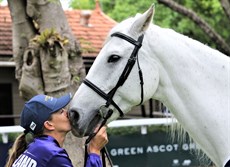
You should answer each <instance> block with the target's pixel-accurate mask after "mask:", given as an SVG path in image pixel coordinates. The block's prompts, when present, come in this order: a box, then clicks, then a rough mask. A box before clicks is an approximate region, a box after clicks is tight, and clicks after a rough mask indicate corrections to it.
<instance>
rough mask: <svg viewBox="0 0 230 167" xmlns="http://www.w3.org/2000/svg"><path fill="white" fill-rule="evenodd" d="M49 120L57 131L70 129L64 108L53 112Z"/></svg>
mask: <svg viewBox="0 0 230 167" xmlns="http://www.w3.org/2000/svg"><path fill="white" fill-rule="evenodd" d="M50 122H52V124H53V126H54V127H55V130H56V131H57V132H69V131H70V130H71V125H70V121H69V118H68V114H67V109H65V108H62V109H61V110H59V111H57V112H55V113H53V114H52V115H51V120H50Z"/></svg>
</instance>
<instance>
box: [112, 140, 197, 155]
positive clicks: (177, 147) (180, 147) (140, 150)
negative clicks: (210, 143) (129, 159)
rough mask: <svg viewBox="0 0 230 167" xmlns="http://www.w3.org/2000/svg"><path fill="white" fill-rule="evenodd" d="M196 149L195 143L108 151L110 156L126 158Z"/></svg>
mask: <svg viewBox="0 0 230 167" xmlns="http://www.w3.org/2000/svg"><path fill="white" fill-rule="evenodd" d="M192 149H196V144H195V143H190V144H188V143H184V144H182V145H179V144H161V145H153V146H146V147H144V146H136V147H124V148H112V149H111V150H110V154H111V156H128V155H137V154H146V153H147V154H150V153H164V152H176V151H179V150H183V151H189V150H192Z"/></svg>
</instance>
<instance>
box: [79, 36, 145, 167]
mask: <svg viewBox="0 0 230 167" xmlns="http://www.w3.org/2000/svg"><path fill="white" fill-rule="evenodd" d="M111 37H118V38H122V39H124V40H126V41H127V42H129V43H131V44H133V45H134V49H133V51H132V54H131V56H130V57H129V60H128V62H127V63H126V66H125V68H124V70H123V72H122V74H121V76H120V77H119V80H118V82H117V84H116V85H115V87H114V88H113V89H112V90H111V91H110V92H109V93H108V94H107V93H105V92H104V91H102V90H101V89H100V88H99V87H97V86H96V85H95V84H93V83H92V82H90V81H89V80H88V79H84V80H83V83H84V84H85V85H87V86H88V87H89V88H91V89H92V90H93V91H95V92H96V93H97V94H98V95H100V96H101V97H102V98H104V99H105V100H106V103H105V105H103V106H101V107H100V110H99V114H100V115H101V117H102V118H103V121H102V123H101V125H100V127H99V129H98V131H99V130H100V129H101V127H103V126H104V125H105V124H106V122H107V120H108V119H109V118H110V117H111V116H112V114H113V110H112V109H109V106H110V105H113V106H114V107H115V108H116V109H117V110H118V112H119V114H120V117H123V116H124V112H123V111H122V110H121V109H120V107H119V106H118V105H117V104H116V103H115V102H114V101H113V96H114V94H115V93H116V91H117V89H118V88H119V87H121V86H122V85H123V84H124V82H125V81H126V80H127V78H128V76H129V74H130V72H131V70H132V68H133V66H134V64H135V62H136V61H137V66H138V73H139V79H140V85H141V101H140V103H139V105H141V104H142V102H143V97H144V91H143V85H144V82H143V75H142V71H141V68H140V65H139V60H138V51H139V49H140V48H141V46H142V41H143V38H144V34H142V35H141V36H139V38H138V40H137V41H136V40H134V39H133V38H131V37H129V36H127V35H125V34H123V33H120V32H116V33H113V34H112V35H111ZM105 111H107V112H106V113H105ZM104 115H105V116H104ZM98 131H97V132H98ZM97 132H96V133H92V134H91V135H89V137H88V138H87V140H86V142H85V162H84V166H85V165H86V161H87V157H88V152H87V145H88V143H89V142H90V140H91V139H92V138H93V137H94V136H95V135H96V134H97ZM101 154H102V161H103V167H106V162H105V155H106V156H107V158H108V160H109V163H110V165H111V166H113V164H112V160H111V159H110V157H109V154H108V151H107V149H106V147H104V148H103V149H102V150H101Z"/></svg>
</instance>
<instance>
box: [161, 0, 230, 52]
mask: <svg viewBox="0 0 230 167" xmlns="http://www.w3.org/2000/svg"><path fill="white" fill-rule="evenodd" d="M158 2H159V3H162V4H164V5H165V6H167V7H169V8H171V9H172V10H174V11H176V12H178V13H180V14H182V15H184V16H186V17H188V18H190V19H191V20H192V21H194V23H196V24H197V25H198V26H199V27H200V28H201V29H202V30H203V31H204V32H205V33H206V34H207V35H208V36H209V37H210V38H211V39H212V40H213V41H214V42H215V43H216V45H217V46H219V47H220V50H221V51H222V52H223V53H225V54H227V55H229V56H230V46H229V45H228V44H227V43H226V42H225V40H224V39H223V38H222V37H221V36H220V35H219V34H218V33H216V31H215V30H214V29H212V28H211V27H210V26H209V24H208V23H207V22H205V21H204V20H203V19H202V18H200V17H199V16H198V15H197V14H196V13H195V12H194V11H192V10H190V9H187V8H185V7H184V6H182V5H179V4H178V3H176V2H174V1H172V0H158Z"/></svg>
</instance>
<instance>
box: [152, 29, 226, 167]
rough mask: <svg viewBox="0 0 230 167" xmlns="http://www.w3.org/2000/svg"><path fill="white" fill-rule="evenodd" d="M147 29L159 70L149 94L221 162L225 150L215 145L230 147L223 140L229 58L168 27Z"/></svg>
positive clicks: (211, 155) (224, 134)
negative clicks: (159, 101)
mask: <svg viewBox="0 0 230 167" xmlns="http://www.w3.org/2000/svg"><path fill="white" fill-rule="evenodd" d="M148 33H151V36H152V37H151V38H152V39H149V40H150V41H151V42H148V43H149V46H150V48H151V49H152V53H153V58H154V60H157V61H158V65H159V73H160V74H159V75H160V83H159V88H158V90H157V92H156V93H155V95H154V97H153V98H155V99H159V100H161V101H162V102H163V103H164V104H165V105H166V106H167V107H168V108H169V109H170V110H171V112H172V113H173V114H174V115H175V117H176V118H177V119H178V121H179V122H180V123H181V124H182V126H183V127H184V128H185V130H186V131H188V132H189V133H190V135H191V137H192V138H193V139H194V140H195V141H196V142H197V143H199V144H200V145H201V147H202V149H204V150H205V151H206V153H207V154H208V155H209V156H210V157H212V158H214V159H216V163H218V164H221V163H223V162H220V161H224V160H223V159H225V158H226V156H227V152H226V151H223V150H222V149H219V148H218V147H223V148H225V149H227V150H228V151H229V150H230V141H228V142H226V141H224V140H226V139H227V138H228V135H229V132H230V126H229V125H227V122H229V120H228V119H229V118H230V114H229V92H230V90H229V87H230V86H229V71H230V67H229V66H230V61H229V59H228V58H227V57H226V56H224V55H222V54H221V53H220V52H218V51H215V50H213V49H210V48H209V47H207V46H205V45H203V44H201V43H199V42H197V41H194V40H192V39H189V38H187V37H185V36H182V35H179V34H177V33H175V32H173V31H172V30H165V29H161V28H159V27H151V31H150V32H148ZM148 36H150V34H149V35H148ZM216 132H218V134H216ZM220 136H221V137H220ZM225 143H226V144H225ZM220 144H221V145H220ZM215 155H219V157H218V158H216V157H215ZM220 157H221V158H223V159H221V158H220ZM220 159H221V160H220ZM221 165H222V164H221Z"/></svg>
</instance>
